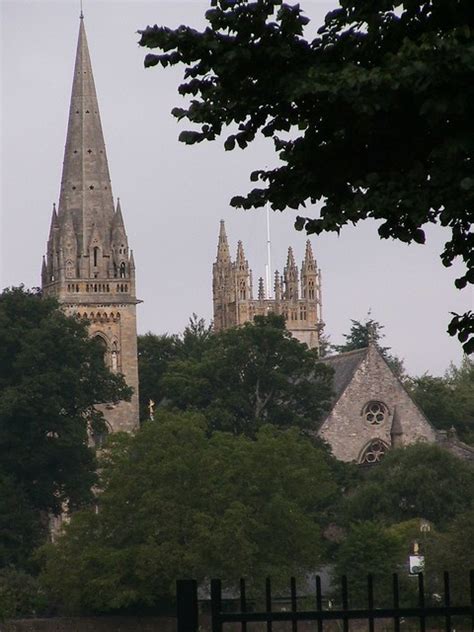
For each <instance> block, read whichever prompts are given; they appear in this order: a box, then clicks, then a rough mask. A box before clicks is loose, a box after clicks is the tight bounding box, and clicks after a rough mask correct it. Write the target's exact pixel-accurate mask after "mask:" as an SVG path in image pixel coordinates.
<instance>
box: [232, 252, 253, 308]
mask: <svg viewBox="0 0 474 632" xmlns="http://www.w3.org/2000/svg"><path fill="white" fill-rule="evenodd" d="M234 275H235V287H236V292H237V299H238V300H239V301H246V300H247V299H249V298H250V287H249V276H250V275H249V264H248V261H247V260H246V258H245V253H244V247H243V245H242V242H241V241H239V242H238V244H237V256H236V258H235V264H234Z"/></svg>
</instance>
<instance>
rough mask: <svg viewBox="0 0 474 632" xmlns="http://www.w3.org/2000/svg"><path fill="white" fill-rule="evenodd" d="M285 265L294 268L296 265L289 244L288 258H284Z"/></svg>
mask: <svg viewBox="0 0 474 632" xmlns="http://www.w3.org/2000/svg"><path fill="white" fill-rule="evenodd" d="M286 266H287V268H295V267H296V264H295V257H294V255H293V248H292V247H291V246H290V247H289V248H288V258H287V260H286Z"/></svg>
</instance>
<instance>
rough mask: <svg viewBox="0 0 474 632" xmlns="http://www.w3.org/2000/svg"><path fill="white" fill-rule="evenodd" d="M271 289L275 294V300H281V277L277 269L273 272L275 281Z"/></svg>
mask: <svg viewBox="0 0 474 632" xmlns="http://www.w3.org/2000/svg"><path fill="white" fill-rule="evenodd" d="M273 291H274V294H275V302H277V303H278V302H279V301H281V277H280V273H279V272H278V270H277V271H276V272H275V283H274V286H273Z"/></svg>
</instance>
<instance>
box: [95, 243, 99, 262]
mask: <svg viewBox="0 0 474 632" xmlns="http://www.w3.org/2000/svg"><path fill="white" fill-rule="evenodd" d="M98 254H99V249H98V248H97V246H96V247H95V248H94V266H95V267H97V256H98Z"/></svg>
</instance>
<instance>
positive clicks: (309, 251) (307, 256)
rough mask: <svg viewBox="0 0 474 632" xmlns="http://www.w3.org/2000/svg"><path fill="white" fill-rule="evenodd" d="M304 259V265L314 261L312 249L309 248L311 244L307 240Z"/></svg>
mask: <svg viewBox="0 0 474 632" xmlns="http://www.w3.org/2000/svg"><path fill="white" fill-rule="evenodd" d="M304 258H305V262H306V263H309V262H310V261H311V262H312V261H313V260H314V256H313V249H312V248H311V242H310V240H309V239H308V240H307V242H306V251H305V255H304Z"/></svg>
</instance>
